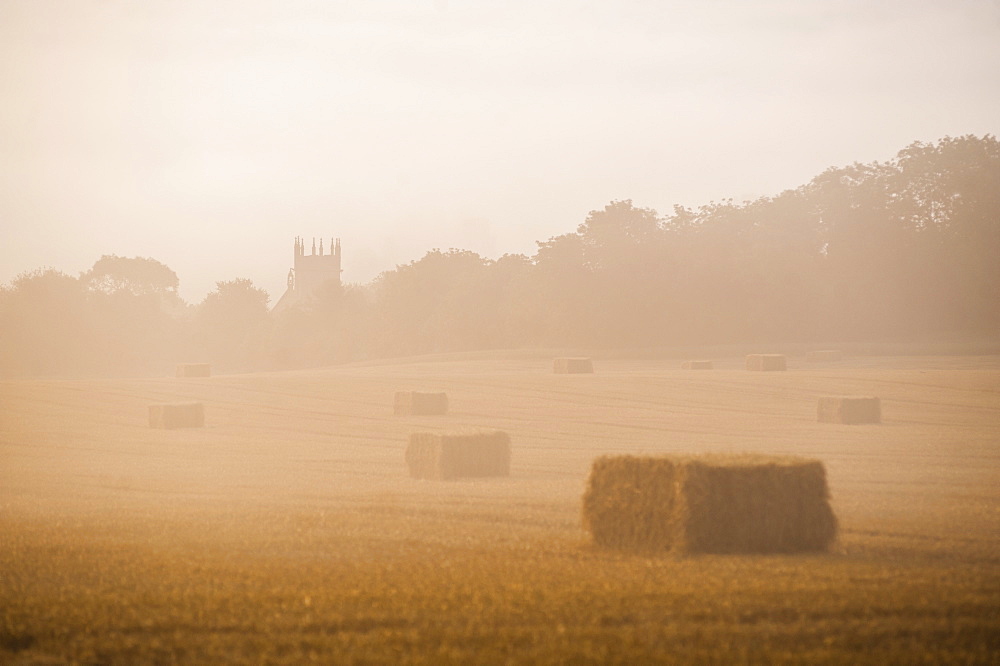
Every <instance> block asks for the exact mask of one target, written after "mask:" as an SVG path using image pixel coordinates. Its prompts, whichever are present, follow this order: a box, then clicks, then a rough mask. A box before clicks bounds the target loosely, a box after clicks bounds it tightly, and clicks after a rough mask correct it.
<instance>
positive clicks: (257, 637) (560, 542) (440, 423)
mask: <svg viewBox="0 0 1000 666" xmlns="http://www.w3.org/2000/svg"><path fill="white" fill-rule="evenodd" d="M595 365H596V370H597V372H596V373H595V374H593V375H554V374H552V371H551V361H550V358H549V357H548V356H543V355H540V354H523V355H516V354H511V355H504V356H499V355H494V356H490V355H488V354H480V355H465V356H451V357H438V358H424V359H412V360H407V361H397V362H391V363H379V364H376V363H372V364H361V365H353V366H344V367H339V368H332V369H323V370H316V371H307V372H293V373H273V374H252V375H230V376H216V377H211V378H204V379H174V378H163V379H129V380H125V379H116V380H86V381H84V380H79V381H77V380H65V381H10V382H2V383H0V663H23V664H32V663H40V664H41V663H44V664H58V663H93V664H118V663H121V664H126V663H229V662H232V663H302V662H307V661H316V662H319V663H413V664H417V663H427V664H439V663H470V662H474V663H547V662H554V663H567V662H568V663H643V662H655V661H660V662H663V661H667V662H670V661H683V662H713V663H733V662H736V663H739V662H769V663H781V662H810V663H825V662H831V663H843V662H855V663H857V662H862V663H865V662H867V663H886V662H889V663H900V662H902V663H920V662H926V663H996V661H997V660H998V659H1000V357H996V356H988V357H984V356H977V357H972V356H966V357H927V356H924V357H915V356H911V357H860V358H855V359H848V360H845V361H840V362H833V363H820V364H807V363H805V362H804V361H803V360H802V359H798V358H795V357H790V358H789V369H788V371H786V372H766V373H761V372H747V371H745V370H744V369H743V366H742V358H730V359H716V369H715V370H711V371H685V370H681V369H679V361H677V360H627V359H619V360H611V359H604V360H602V359H600V358H598V359H596V360H595ZM407 389H428V390H443V391H447V393H448V396H449V401H450V413H449V414H448V415H447V416H433V417H432V416H424V417H398V416H393V414H392V399H393V393H394V392H395V391H397V390H407ZM839 394H850V395H856V394H869V395H878V396H880V397H881V399H882V414H883V423H882V424H880V425H866V426H847V425H832V424H822V423H817V422H816V403H817V399H818V398H819V397H820V396H823V395H839ZM184 400H197V401H201V402H204V404H205V410H206V427H204V428H197V429H182V430H154V429H150V428H149V427H148V424H147V411H146V410H147V406H148V405H149V404H152V403H156V402H173V401H184ZM464 427H488V428H499V429H502V430H505V431H507V432H508V433H510V436H511V441H512V449H513V457H512V462H511V476H510V477H509V478H498V479H480V480H466V481H451V482H432V481H417V480H412V479H410V478H409V477H408V476H407V474H406V468H405V464H404V461H403V451H404V448H405V444H406V438H407V436H408V435H409V433H410V432H413V431H415V430H431V431H439V430H450V429H455V428H464ZM676 452H684V453H692V452H760V453H771V454H795V455H801V456H806V457H810V458H818V459H820V460H822V461H823V462H824V463H825V464H826V468H827V474H828V479H829V483H830V490H831V495H832V504H833V508H834V511H835V513H836V514H837V517H838V519H839V522H840V536H839V539H838V542H837V544H836V546H835V548H834V550H833V552H831V553H829V554H824V555H815V554H813V555H793V556H789V555H783V556H694V557H673V556H661V557H651V556H648V555H633V554H628V553H619V552H613V551H603V550H599V549H596V548H594V547H592V546H591V545H590V544H589V541H588V538H587V535H586V534H585V533H584V532H583V531H582V528H581V520H580V498H581V495H582V493H583V490H584V485H585V482H586V476H587V473H588V471H589V467H590V464H591V461H592V460H593V459H594V458H595V457H597V456H599V455H602V454H607V453H640V454H643V453H645V454H656V453H676Z"/></svg>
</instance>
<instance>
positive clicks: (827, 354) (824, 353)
mask: <svg viewBox="0 0 1000 666" xmlns="http://www.w3.org/2000/svg"><path fill="white" fill-rule="evenodd" d="M843 359H844V352H842V351H840V350H839V349H819V350H816V351H811V352H806V360H807V361H809V362H810V363H821V362H824V361H842V360H843Z"/></svg>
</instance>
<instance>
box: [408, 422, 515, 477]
mask: <svg viewBox="0 0 1000 666" xmlns="http://www.w3.org/2000/svg"><path fill="white" fill-rule="evenodd" d="M406 465H407V467H409V470H410V476H412V477H413V478H415V479H457V478H461V477H484V476H509V475H510V437H509V436H508V435H507V433H505V432H501V431H499V430H480V431H469V432H454V433H429V432H415V433H413V434H411V435H410V442H409V444H408V445H407V447H406Z"/></svg>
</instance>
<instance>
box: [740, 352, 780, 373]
mask: <svg viewBox="0 0 1000 666" xmlns="http://www.w3.org/2000/svg"><path fill="white" fill-rule="evenodd" d="M784 369H785V355H784V354H747V370H784Z"/></svg>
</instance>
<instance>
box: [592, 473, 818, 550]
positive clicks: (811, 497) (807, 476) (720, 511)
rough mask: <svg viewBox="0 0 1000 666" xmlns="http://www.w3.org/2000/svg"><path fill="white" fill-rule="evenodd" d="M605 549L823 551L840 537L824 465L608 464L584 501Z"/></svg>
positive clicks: (597, 541)
mask: <svg viewBox="0 0 1000 666" xmlns="http://www.w3.org/2000/svg"><path fill="white" fill-rule="evenodd" d="M583 524H584V528H585V529H587V530H588V531H589V532H590V533H591V535H592V537H593V539H594V543H595V544H597V545H599V546H604V547H609V548H616V549H621V550H630V551H660V552H662V551H671V552H676V553H789V552H798V551H823V550H826V549H828V548H829V546H830V544H831V543H832V542H833V539H834V537H835V536H836V532H837V520H836V517H835V516H834V514H833V510H832V509H831V508H830V503H829V498H828V490H827V485H826V470H825V469H824V467H823V464H822V463H821V462H819V461H816V460H806V459H803V458H795V457H784V456H782V457H772V456H760V455H749V454H748V455H730V456H722V455H714V456H713V455H704V456H663V457H636V456H604V457H601V458H598V459H597V460H595V461H594V464H593V466H592V468H591V471H590V478H589V480H588V482H587V489H586V492H585V493H584V495H583Z"/></svg>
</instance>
